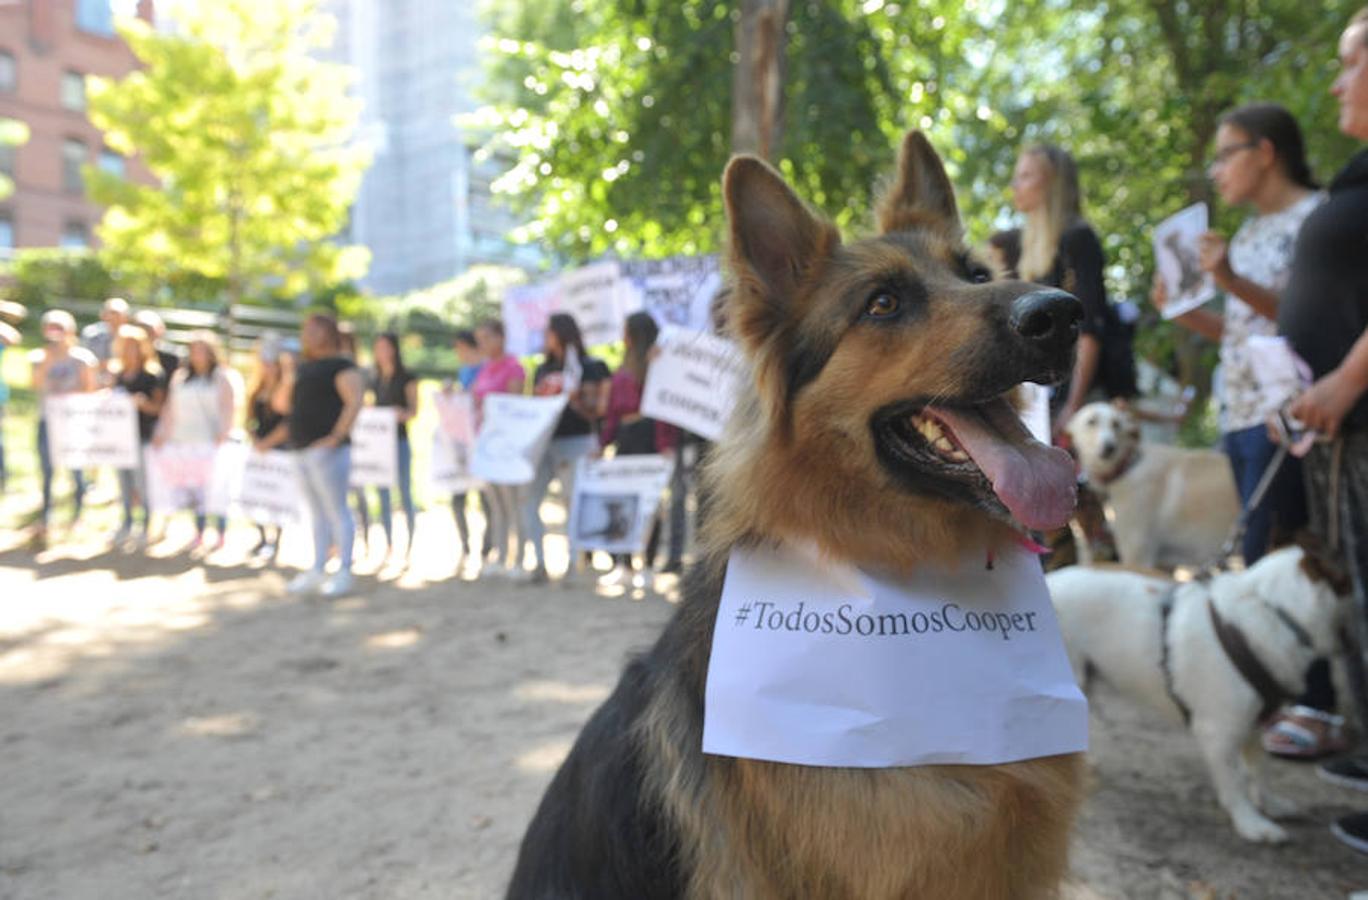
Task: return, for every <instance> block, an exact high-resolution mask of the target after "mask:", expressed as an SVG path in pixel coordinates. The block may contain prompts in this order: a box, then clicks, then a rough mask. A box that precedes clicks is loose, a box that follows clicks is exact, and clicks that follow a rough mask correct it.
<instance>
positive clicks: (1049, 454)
mask: <svg viewBox="0 0 1368 900" xmlns="http://www.w3.org/2000/svg"><path fill="white" fill-rule="evenodd" d="M927 412H929V413H932V414H933V415H935V416H936V418H938V419H940V420H941V422H943V423H944V424H945V425H946V426H948V427H949V428H950V430H951V431H952V432H954V435H955V439H956V440H957V441H959V444H960V446H961V447H963V448H964V452H965V453H968V454H969V456H970V457H971V458H973V460H974V462H975V463H977V464H978V467H979V468H980V469H981V470H982V471H983V474H984V475H986V476H988V480H989V481H990V482H992V484H993V490H994V492H996V493H997V495H998V498H999V499H1001V500H1002V502H1003V505H1005V506H1006V507H1007V509H1008V511H1009V512H1011V514H1012V518H1014V519H1016V520H1017V521H1018V522H1020V523H1021V524H1022V525H1025V526H1026V527H1027V528H1034V529H1039V530H1042V531H1045V530H1049V529H1052V528H1059V527H1061V526H1063V525H1066V524H1068V521H1069V516H1071V515H1072V514H1073V509H1074V505H1075V504H1076V503H1077V500H1078V495H1077V487H1076V484H1075V479H1074V464H1073V459H1072V458H1071V457H1070V456H1069V454H1067V453H1065V452H1064V451H1063V450H1061V449H1059V448H1058V447H1047V446H1046V445H1044V444H1042V443H1040V442H1039V441H1037V440H1036V439H1035V438H1033V437H1031V434H1030V432H1029V431H1027V430H1026V426H1025V425H1023V424H1022V423H1021V420H1020V419H1018V418H1017V415H1016V413H1015V412H1014V411H1013V410H1012V408H1011V406H1010V405H1009V404H1008V403H1007V402H1006V401H1005V400H996V401H994V402H992V403H988V404H984V405H983V406H980V407H978V408H976V409H973V410H953V409H941V408H939V407H938V408H935V409H928V410H927Z"/></svg>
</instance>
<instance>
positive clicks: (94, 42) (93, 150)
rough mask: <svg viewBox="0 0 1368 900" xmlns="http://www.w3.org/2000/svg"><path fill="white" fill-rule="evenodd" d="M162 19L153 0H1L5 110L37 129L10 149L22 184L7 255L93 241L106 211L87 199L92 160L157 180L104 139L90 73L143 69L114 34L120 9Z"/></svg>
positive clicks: (8, 161) (2, 206) (0, 243)
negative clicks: (89, 110) (84, 175)
mask: <svg viewBox="0 0 1368 900" xmlns="http://www.w3.org/2000/svg"><path fill="white" fill-rule="evenodd" d="M119 7H133V8H136V11H137V15H138V16H139V17H140V18H143V19H146V20H147V21H149V22H151V21H152V15H153V9H152V7H153V2H152V0H137V2H136V4H134V3H133V2H131V0H130V2H127V3H120V2H119V0H0V117H4V118H11V119H18V120H20V121H21V122H23V123H24V124H26V125H27V126H28V128H29V132H30V134H29V140H28V143H26V144H24V145H22V146H20V147H0V171H2V172H4V173H6V174H7V175H9V176H10V178H12V179H13V181H14V186H15V191H14V193H13V194H12V195H10V196H9V197H8V198H7V199H5V200H0V255H4V254H7V253H8V252H9V251H11V250H12V249H14V248H18V247H53V246H62V247H85V246H89V245H90V244H91V243H92V242H93V241H94V230H95V225H96V224H97V223H98V222H99V221H100V214H101V211H100V208H99V207H98V206H96V205H94V204H93V203H91V202H90V201H89V200H88V199H87V198H86V196H85V190H84V187H83V185H82V183H81V166H82V165H83V164H85V163H89V164H92V165H97V166H102V167H106V168H109V169H111V170H113V171H118V172H123V171H125V169H126V167H127V170H128V171H129V172H131V173H132V174H133V176H134V177H143V178H150V176H148V174H147V172H146V170H145V169H142V167H141V166H138V165H137V164H136V162H134V161H128V160H125V159H124V158H123V157H121V156H119V155H118V154H117V153H115V152H114V151H112V150H110V149H109V148H107V147H105V146H104V143H103V141H102V140H101V136H100V131H99V129H97V128H96V127H95V126H94V125H92V124H90V121H89V119H87V117H86V111H85V76H86V75H105V76H115V77H118V76H121V75H124V74H126V73H128V72H129V71H131V70H132V69H133V68H134V67H135V66H136V60H135V59H134V57H133V54H132V52H131V51H130V50H129V49H128V47H127V45H125V44H124V42H123V40H122V39H121V38H120V37H119V36H118V34H117V33H116V32H115V31H114V9H115V8H119Z"/></svg>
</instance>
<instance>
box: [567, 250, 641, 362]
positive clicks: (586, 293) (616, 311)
mask: <svg viewBox="0 0 1368 900" xmlns="http://www.w3.org/2000/svg"><path fill="white" fill-rule="evenodd" d="M618 280H619V267H618V264H617V263H616V262H612V261H609V262H599V263H594V264H593V265H588V266H584V267H583V268H580V269H574V270H572V271H569V272H566V273H564V274H563V275H561V277H560V280H559V290H560V296H559V298H558V300H557V302H556V303H555V304H554V305H553V307H552V309H553V311H558V312H565V313H569V314H570V315H572V316H574V317H575V321H576V322H577V323H579V327H580V333H581V334H583V335H584V343H585V345H586V346H593V345H595V344H611V343H612V342H613V341H616V340H619V339H621V337H622V323H623V321H624V319H625V317H624V316H623V314H622V308H621V307H620V306H619V300H620V292H619V290H618Z"/></svg>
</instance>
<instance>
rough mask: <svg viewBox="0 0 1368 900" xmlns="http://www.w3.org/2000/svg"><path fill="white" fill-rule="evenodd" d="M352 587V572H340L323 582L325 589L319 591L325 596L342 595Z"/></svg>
mask: <svg viewBox="0 0 1368 900" xmlns="http://www.w3.org/2000/svg"><path fill="white" fill-rule="evenodd" d="M351 588H352V576H351V573H350V572H338V573H336V574H334V575H333V576H332V577H331V578H329V579H328V580H327V581H326V582H325V583H324V584H323V590H321V591H319V593H320V594H322V595H323V596H324V597H330V598H331V597H341V596H342V595H344V594H346V593H347V592H348V591H350V590H351Z"/></svg>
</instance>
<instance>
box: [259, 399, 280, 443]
mask: <svg viewBox="0 0 1368 900" xmlns="http://www.w3.org/2000/svg"><path fill="white" fill-rule="evenodd" d="M283 421H285V417H284V416H283V415H281V414H280V413H278V412H276V410H275V407H273V406H271V392H270V391H262V392H261V393H259V394H257V395H256V396H255V397H253V398H252V437H254V438H256V439H257V440H260V439H262V438H264V437H266V435H268V434H270V433H271V432H272V431H275V430H276V428H277V427H278V426H279V425H280V423H281V422H283Z"/></svg>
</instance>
